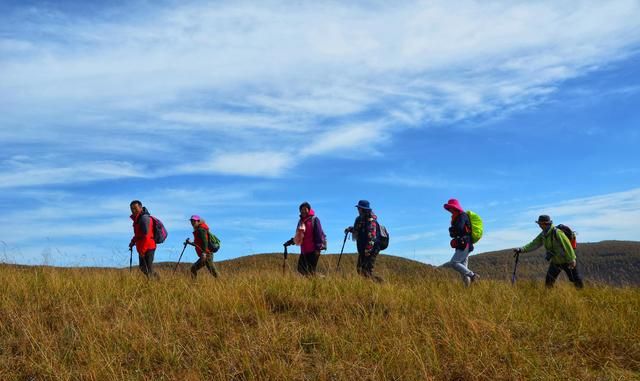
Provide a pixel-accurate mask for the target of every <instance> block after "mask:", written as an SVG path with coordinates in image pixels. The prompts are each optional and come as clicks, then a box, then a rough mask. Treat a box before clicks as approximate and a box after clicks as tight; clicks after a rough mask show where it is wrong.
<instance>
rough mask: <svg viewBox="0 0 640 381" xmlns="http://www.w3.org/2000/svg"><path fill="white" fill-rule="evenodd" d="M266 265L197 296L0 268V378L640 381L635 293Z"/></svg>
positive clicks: (134, 278) (639, 297)
mask: <svg viewBox="0 0 640 381" xmlns="http://www.w3.org/2000/svg"><path fill="white" fill-rule="evenodd" d="M329 258H331V257H327V258H323V260H325V259H326V260H327V262H328V260H329ZM263 259H264V261H263ZM278 259H279V258H278V257H276V256H260V257H253V258H251V257H250V258H244V259H242V260H239V261H235V262H234V261H230V262H229V263H223V264H221V269H222V271H223V277H222V278H221V279H212V278H210V277H205V276H201V277H200V278H199V279H198V280H197V281H191V280H190V279H189V277H188V276H187V275H186V273H184V272H182V271H180V272H178V273H177V274H176V275H172V274H171V271H167V270H161V271H162V274H161V276H162V279H161V280H160V281H152V282H149V281H147V280H145V279H144V278H143V277H142V276H140V274H139V273H138V272H133V273H129V272H128V271H126V270H125V271H123V270H95V269H53V268H17V267H0V284H2V285H3V292H2V294H1V296H0V379H1V380H163V379H164V380H201V379H207V380H208V379H218V380H290V379H291V380H355V379H357V380H373V379H380V380H423V379H424V380H430V379H434V380H521V379H536V380H558V379H562V380H613V379H619V380H631V379H638V374H639V372H640V329H639V328H640V327H639V324H640V323H639V322H638V311H640V291H639V290H638V289H637V288H611V287H608V286H596V287H589V288H587V289H585V290H583V291H582V292H578V291H576V290H574V289H573V288H571V287H569V286H568V285H567V284H566V282H565V283H564V284H562V285H560V287H558V288H556V289H553V290H550V291H548V290H545V289H544V288H543V287H542V286H541V284H540V282H529V281H523V282H520V283H518V285H517V287H511V286H510V285H509V284H508V283H506V282H499V281H491V280H487V281H484V282H482V283H480V284H478V285H476V286H475V287H472V288H470V289H463V288H462V287H461V284H460V282H459V280H457V279H449V274H450V271H440V270H437V269H433V268H430V267H427V266H422V267H419V268H420V270H415V271H418V272H420V273H421V275H420V276H400V275H398V274H399V273H397V272H394V271H391V270H388V269H387V270H385V269H382V267H383V266H382V265H383V263H384V262H385V261H386V260H387V259H385V258H381V266H380V267H381V270H382V272H383V273H384V275H385V276H386V277H387V280H388V281H387V282H385V283H383V284H374V283H372V282H369V281H367V280H364V279H361V278H359V277H354V276H353V275H350V274H352V273H353V263H349V264H348V265H347V263H348V262H349V261H352V259H353V258H352V257H348V258H343V260H345V259H347V262H346V263H345V265H347V266H345V268H348V269H349V271H348V272H345V273H343V274H333V273H329V275H327V276H326V277H323V278H320V277H318V278H312V279H304V278H301V277H298V276H296V275H294V274H293V273H292V272H288V273H287V274H286V275H284V276H283V275H282V273H281V272H280V269H279V267H278V266H279V265H280V264H281V262H280V261H279V260H278ZM389 260H390V261H392V262H394V261H393V259H389ZM242 261H254V264H257V265H258V268H261V269H260V270H256V269H252V268H251V266H245V264H243V262H242ZM290 261H291V262H292V264H293V262H294V261H293V260H291V259H290ZM260 263H263V264H260ZM265 263H268V265H265ZM397 263H400V265H398V266H401V265H402V264H410V262H408V261H407V262H405V261H399V262H397ZM272 264H273V265H275V269H271V268H272V266H271V265H272ZM263 265H264V267H260V266H263ZM234 266H236V267H235V268H234ZM414 267H415V266H414ZM241 268H242V270H241ZM202 275H205V274H204V272H203V273H202Z"/></svg>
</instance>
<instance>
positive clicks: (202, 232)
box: [193, 222, 211, 256]
mask: <svg viewBox="0 0 640 381" xmlns="http://www.w3.org/2000/svg"><path fill="white" fill-rule="evenodd" d="M193 243H194V244H195V247H196V253H197V254H198V256H201V255H202V252H205V253H207V254H209V253H211V248H210V247H209V226H208V225H207V224H206V222H200V225H198V227H197V228H196V229H195V230H194V231H193Z"/></svg>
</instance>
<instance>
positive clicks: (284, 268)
mask: <svg viewBox="0 0 640 381" xmlns="http://www.w3.org/2000/svg"><path fill="white" fill-rule="evenodd" d="M287 247H288V246H287V245H284V258H283V259H282V275H284V274H285V271H286V269H287V255H288V254H289V253H288V252H287Z"/></svg>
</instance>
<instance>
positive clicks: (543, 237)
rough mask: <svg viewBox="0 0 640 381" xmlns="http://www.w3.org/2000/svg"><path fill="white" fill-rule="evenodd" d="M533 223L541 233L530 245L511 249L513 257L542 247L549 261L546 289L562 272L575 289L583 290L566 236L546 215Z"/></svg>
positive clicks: (573, 252)
mask: <svg viewBox="0 0 640 381" xmlns="http://www.w3.org/2000/svg"><path fill="white" fill-rule="evenodd" d="M535 223H536V224H538V226H540V229H542V232H540V234H538V236H537V237H536V238H534V239H533V241H531V242H530V243H528V244H526V245H524V246H523V247H520V248H516V249H513V252H514V256H517V255H520V253H526V252H529V251H533V250H536V249H537V248H539V247H540V246H542V245H544V248H545V250H546V251H547V252H546V255H545V259H546V260H547V261H549V269H548V270H547V276H546V278H545V285H546V286H547V287H548V288H551V287H553V284H554V283H555V282H556V279H557V278H558V275H560V272H562V271H563V270H564V272H565V273H566V274H567V276H568V277H569V280H570V281H571V282H573V284H574V285H575V286H576V288H583V287H584V283H583V282H582V277H581V276H580V273H579V272H578V266H577V264H576V253H575V251H574V250H573V247H572V246H571V241H570V240H569V238H568V237H567V235H566V234H564V232H563V231H562V230H560V229H558V228H556V227H555V226H553V221H552V220H551V217H549V216H548V215H544V214H543V215H541V216H539V217H538V220H537V221H535Z"/></svg>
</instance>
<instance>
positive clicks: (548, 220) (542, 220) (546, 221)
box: [535, 214, 553, 224]
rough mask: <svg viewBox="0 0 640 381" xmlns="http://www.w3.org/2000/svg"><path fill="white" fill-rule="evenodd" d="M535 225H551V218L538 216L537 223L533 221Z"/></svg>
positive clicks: (543, 215) (544, 215)
mask: <svg viewBox="0 0 640 381" xmlns="http://www.w3.org/2000/svg"><path fill="white" fill-rule="evenodd" d="M535 223H536V224H552V223H553V221H552V220H551V217H549V216H547V215H546V214H542V215H540V217H538V221H535Z"/></svg>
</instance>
